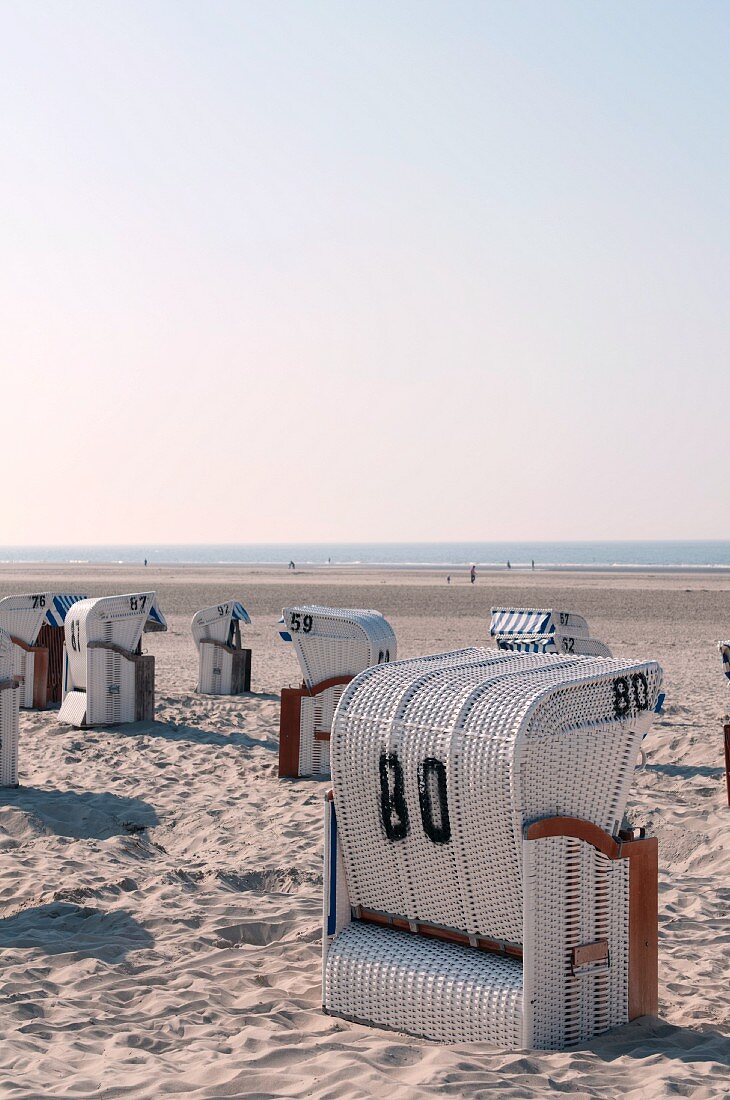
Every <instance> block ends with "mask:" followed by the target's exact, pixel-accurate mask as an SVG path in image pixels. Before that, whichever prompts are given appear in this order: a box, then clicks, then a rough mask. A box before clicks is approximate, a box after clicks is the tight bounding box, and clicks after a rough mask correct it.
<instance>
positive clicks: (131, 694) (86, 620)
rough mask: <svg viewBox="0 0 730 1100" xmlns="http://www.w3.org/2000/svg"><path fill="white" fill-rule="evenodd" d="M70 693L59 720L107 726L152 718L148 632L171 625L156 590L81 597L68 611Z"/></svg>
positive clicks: (66, 693)
mask: <svg viewBox="0 0 730 1100" xmlns="http://www.w3.org/2000/svg"><path fill="white" fill-rule="evenodd" d="M64 629H65V634H66V656H65V667H64V689H65V691H64V699H63V703H62V704H61V710H60V713H59V720H60V721H61V722H68V724H69V725H72V726H78V727H86V726H102V725H103V726H106V725H117V724H120V723H122V722H140V721H151V720H152V718H153V717H154V710H155V659H154V657H152V656H143V655H142V645H141V643H142V634H143V633H146V632H150V631H158V630H167V623H166V622H165V618H164V616H163V614H162V612H161V611H160V609H159V607H158V605H157V599H156V595H155V593H154V592H134V593H130V594H128V595H125V596H101V597H99V598H97V599H91V600H80V601H79V602H78V603H75V604H74V605H73V607H72V608H71V609H70V611H69V612H68V613H67V615H66V623H65V628H64Z"/></svg>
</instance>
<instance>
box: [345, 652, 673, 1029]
mask: <svg viewBox="0 0 730 1100" xmlns="http://www.w3.org/2000/svg"><path fill="white" fill-rule="evenodd" d="M660 683H661V669H660V668H659V666H658V665H657V664H655V663H654V662H627V661H620V660H609V659H605V658H587V657H576V656H573V655H567V654H566V655H564V656H560V655H550V654H529V653H512V652H502V651H497V650H481V651H479V650H468V651H463V652H462V654H461V655H456V654H454V655H443V656H442V657H441V658H432V659H431V660H430V662H429V663H428V664H427V663H425V662H423V661H420V662H419V661H404V662H398V663H396V664H393V665H389V666H385V667H375V668H370V669H368V670H366V671H365V672H363V673H361V674H360V675H359V676H357V677H356V678H355V679H354V680H353V681H352V682H351V683H350V684H349V685H347V686H346V687H345V688H344V691H343V693H342V698H341V699H340V704H339V707H338V709H337V714H336V716H335V720H334V724H333V729H332V740H331V761H332V778H333V783H334V791H333V792H330V795H329V796H328V798H327V800H326V802H325V807H326V809H325V866H324V891H325V896H324V929H323V1003H324V1008H325V1010H326V1011H327V1012H329V1013H332V1014H333V1015H338V1016H343V1017H346V1018H348V1019H354V1020H359V1021H360V1022H363V1023H370V1024H374V1025H377V1026H380V1027H388V1028H395V1029H397V1030H399V1031H406V1032H411V1033H413V1034H415V1035H423V1036H426V1037H428V1038H431V1039H436V1040H442V1041H446V1042H483V1041H484V1042H491V1043H495V1044H498V1045H501V1046H506V1047H509V1048H513V1049H515V1048H524V1047H537V1048H545V1049H562V1048H564V1047H566V1046H568V1045H569V1044H571V1043H575V1042H581V1041H585V1040H587V1039H590V1038H591V1037H592V1036H593V1035H596V1034H598V1033H599V1032H602V1031H605V1030H607V1029H608V1028H611V1027H615V1026H616V1025H618V1024H622V1023H624V1022H626V1021H627V1020H630V1019H633V1018H634V1017H636V1016H640V1015H644V1014H647V1013H655V1012H656V1009H657V842H656V839H655V838H650V839H647V838H641V839H634V833H633V831H630V832H624V833H622V832H620V831H619V830H620V828H621V822H622V817H623V813H624V809H625V805H626V799H627V795H628V791H629V787H630V783H631V779H632V775H633V771H634V763H635V760H636V756H637V751H638V747H639V744H640V742H641V738H642V736H643V735H644V733H645V732H646V730H647V729H648V727H649V725H650V722H651V717H652V713H653V708H654V705H655V702H656V698H657V693H658V690H659V686H660Z"/></svg>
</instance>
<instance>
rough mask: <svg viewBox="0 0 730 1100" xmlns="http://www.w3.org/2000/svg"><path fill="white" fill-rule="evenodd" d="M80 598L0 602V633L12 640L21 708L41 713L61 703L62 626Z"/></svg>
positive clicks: (41, 595)
mask: <svg viewBox="0 0 730 1100" xmlns="http://www.w3.org/2000/svg"><path fill="white" fill-rule="evenodd" d="M83 598H84V597H83V596H72V595H68V594H65V593H60V592H35V593H32V594H27V595H17V596H4V597H3V598H2V599H0V629H1V630H7V632H8V634H10V636H11V638H12V639H13V646H14V665H13V671H14V674H15V676H16V678H17V679H18V681H19V683H20V705H21V707H27V708H34V709H36V710H43V709H44V708H45V707H46V706H48V705H49V704H50V703H60V702H61V689H62V679H63V624H64V621H65V618H66V613H67V611H68V610H69V608H70V607H72V605H73V604H74V603H76V602H77V601H78V600H82V599H83Z"/></svg>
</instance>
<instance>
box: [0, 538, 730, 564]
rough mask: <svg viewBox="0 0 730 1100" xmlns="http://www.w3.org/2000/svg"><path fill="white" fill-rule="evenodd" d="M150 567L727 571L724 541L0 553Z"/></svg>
mask: <svg viewBox="0 0 730 1100" xmlns="http://www.w3.org/2000/svg"><path fill="white" fill-rule="evenodd" d="M145 559H147V561H148V562H149V564H150V565H284V566H286V565H287V564H288V563H289V562H290V561H293V562H294V563H295V565H296V566H307V565H327V564H329V565H332V566H337V565H353V566H354V565H361V566H362V565H364V566H371V567H388V568H391V569H392V568H401V569H408V568H418V567H423V566H431V567H443V568H458V567H459V566H470V565H472V564H474V565H476V566H477V567H481V568H485V569H500V568H507V563H508V562H509V566H510V568H512V569H532V567H533V562H534V567H535V569H579V570H586V571H589V570H601V571H603V570H616V571H632V570H639V571H644V570H647V569H656V570H673V569H681V570H714V569H730V540H719V541H698V542H680V541H662V542H650V541H638V542H629V541H623V542H537V541H535V542H352V543H338V542H322V543H295V542H293V543H243V544H214V543H210V544H196V545H150V546H144V545H116V546H84V545H77V546H7V547H0V562H4V563H13V564H24V563H77V564H86V563H111V564H120V565H122V564H123V565H127V564H130V565H131V564H136V563H139V564H141V563H142V562H143V561H144V560H145Z"/></svg>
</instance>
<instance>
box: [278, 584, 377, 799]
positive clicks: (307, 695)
mask: <svg viewBox="0 0 730 1100" xmlns="http://www.w3.org/2000/svg"><path fill="white" fill-rule="evenodd" d="M279 633H280V635H281V637H282V638H283V639H284V640H285V641H287V642H292V643H293V645H294V652H295V653H296V655H297V659H298V661H299V665H300V667H301V670H302V680H303V683H302V686H301V687H300V688H283V689H282V692H281V715H280V722H279V775H280V776H281V777H289V778H294V777H297V776H304V775H312V776H320V777H327V776H329V772H330V754H329V739H330V729H331V726H332V717H333V715H334V712H335V708H336V706H337V703H338V702H339V699H340V695H341V694H342V690H343V688H344V686H345V685H346V684H348V683H349V682H350V680H351V679H352V677H353V676H355V675H357V673H358V672H362V670H363V669H364V668H368V667H369V666H370V665H375V664H387V663H388V662H389V661H394V660H395V657H396V641H395V634H394V633H393V629H392V627H391V626H390V623H389V622H388V621H387V619H385V618H383V616H382V615H381V614H380V612H379V611H366V610H363V609H358V608H340V607H318V606H316V605H315V606H311V607H310V606H305V607H285V608H284V610H283V611H282V619H281V629H280V631H279Z"/></svg>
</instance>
